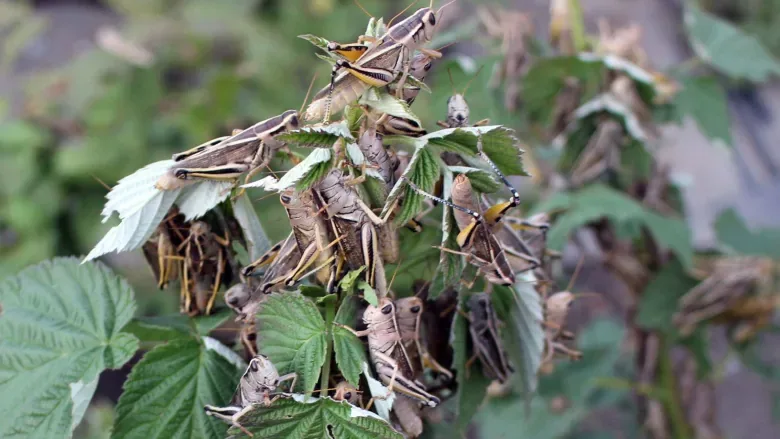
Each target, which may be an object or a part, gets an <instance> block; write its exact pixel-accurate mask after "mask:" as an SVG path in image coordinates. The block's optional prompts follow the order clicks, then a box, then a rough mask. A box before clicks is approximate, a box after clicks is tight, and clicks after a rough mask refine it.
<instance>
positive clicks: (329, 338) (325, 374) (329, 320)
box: [320, 300, 336, 397]
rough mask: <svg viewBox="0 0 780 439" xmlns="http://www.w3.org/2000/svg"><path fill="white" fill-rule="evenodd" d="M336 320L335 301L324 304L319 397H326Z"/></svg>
mask: <svg viewBox="0 0 780 439" xmlns="http://www.w3.org/2000/svg"><path fill="white" fill-rule="evenodd" d="M335 318H336V304H335V300H328V301H326V302H325V331H326V334H325V364H324V365H323V366H322V372H321V375H320V397H325V396H328V380H329V379H330V360H331V358H330V357H331V356H333V320H334V319H335Z"/></svg>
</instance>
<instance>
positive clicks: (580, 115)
mask: <svg viewBox="0 0 780 439" xmlns="http://www.w3.org/2000/svg"><path fill="white" fill-rule="evenodd" d="M603 113H608V114H611V115H613V116H616V117H617V119H618V120H621V121H622V123H623V127H624V128H625V129H626V132H628V134H630V135H631V137H633V138H634V139H635V140H637V141H639V142H641V143H642V144H643V145H644V144H645V143H646V142H648V141H649V140H650V139H651V138H652V136H651V135H650V134H648V133H647V132H646V130H645V128H644V127H643V126H642V123H641V122H640V121H639V118H638V117H637V116H636V114H634V112H633V111H632V110H631V109H630V108H629V107H627V106H626V105H625V104H623V102H621V101H620V100H618V99H617V98H615V97H614V96H613V95H612V94H611V93H603V94H600V95H598V96H596V97H594V98H593V99H591V100H589V101H588V102H586V103H584V104H582V105H581V106H580V107H579V108H577V110H576V111H575V112H574V118H575V121H574V122H573V127H570V128H569V129H572V130H574V129H576V128H575V127H576V126H577V125H578V124H580V123H581V121H582V120H583V119H588V118H591V117H600V115H602V114H603Z"/></svg>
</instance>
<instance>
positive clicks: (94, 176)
mask: <svg viewBox="0 0 780 439" xmlns="http://www.w3.org/2000/svg"><path fill="white" fill-rule="evenodd" d="M89 175H91V176H92V178H94V179H95V181H97V182H98V183H100V185H101V186H103V187H104V188H106V190H107V191H109V192H111V186H109V185H107V184H106V182H104V181H103V180H101V179H99V178H97V176H96V175H95V174H89Z"/></svg>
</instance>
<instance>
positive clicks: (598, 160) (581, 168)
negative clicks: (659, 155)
mask: <svg viewBox="0 0 780 439" xmlns="http://www.w3.org/2000/svg"><path fill="white" fill-rule="evenodd" d="M622 141H623V127H622V126H621V125H620V123H619V122H617V121H616V120H614V119H605V120H603V121H602V122H601V123H599V124H598V127H597V128H596V132H595V133H594V134H593V136H592V137H591V139H590V140H589V141H588V144H587V145H586V146H585V149H584V150H582V152H581V153H580V155H579V157H578V158H577V161H576V162H575V163H574V165H573V166H572V168H571V176H570V181H571V185H572V186H573V187H580V186H582V185H583V184H585V183H587V182H588V181H591V180H593V179H595V178H598V177H599V176H600V175H601V174H603V173H604V172H605V171H608V170H616V169H618V168H619V166H620V146H621V144H622Z"/></svg>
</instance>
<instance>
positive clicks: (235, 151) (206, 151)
mask: <svg viewBox="0 0 780 439" xmlns="http://www.w3.org/2000/svg"><path fill="white" fill-rule="evenodd" d="M299 124H300V117H299V112H298V111H297V110H287V111H285V112H284V113H282V114H280V115H278V116H274V117H272V118H270V119H266V120H264V121H261V122H258V123H256V124H254V125H252V126H251V127H249V128H247V129H245V130H243V131H238V132H235V133H234V134H233V135H232V136H229V137H227V138H225V137H221V138H218V139H214V140H212V141H209V142H206V143H204V144H202V145H199V146H196V147H195V148H192V149H190V150H188V151H185V152H182V153H179V154H174V156H173V160H174V161H175V163H174V165H173V166H172V167H171V169H170V170H169V171H168V172H167V173H166V174H165V175H163V176H162V177H160V179H159V180H158V181H157V183H156V184H155V186H156V187H157V188H158V189H160V190H173V189H177V188H181V187H184V186H186V185H188V184H190V183H191V182H192V180H194V179H206V180H220V181H227V180H235V179H238V178H239V177H240V176H241V175H243V174H247V176H246V181H247V182H249V180H250V179H251V178H252V176H253V175H255V174H256V173H257V172H258V171H259V170H261V169H262V168H264V167H265V166H267V165H268V163H269V162H270V161H271V159H272V158H273V156H274V154H275V153H276V151H278V150H279V149H281V148H282V147H284V146H285V144H284V143H283V142H280V141H278V140H276V139H275V136H277V135H279V134H281V133H284V132H287V131H291V130H295V129H298V127H299Z"/></svg>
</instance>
